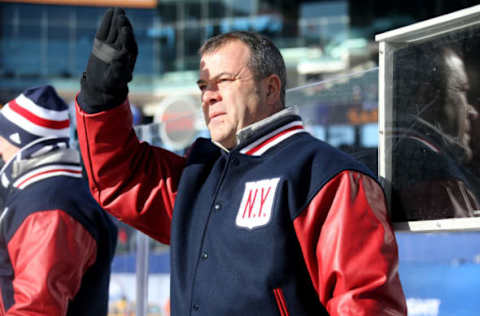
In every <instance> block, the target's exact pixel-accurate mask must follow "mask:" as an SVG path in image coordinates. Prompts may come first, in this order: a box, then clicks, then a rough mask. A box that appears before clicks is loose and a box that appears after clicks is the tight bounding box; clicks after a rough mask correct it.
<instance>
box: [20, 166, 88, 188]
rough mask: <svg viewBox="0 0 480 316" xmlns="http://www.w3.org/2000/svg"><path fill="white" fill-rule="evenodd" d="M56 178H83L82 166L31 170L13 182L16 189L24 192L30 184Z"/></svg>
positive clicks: (45, 167) (44, 167)
mask: <svg viewBox="0 0 480 316" xmlns="http://www.w3.org/2000/svg"><path fill="white" fill-rule="evenodd" d="M56 176H68V177H75V178H81V177H82V166H81V165H69V164H52V165H46V166H43V167H39V168H36V169H34V170H31V171H29V172H27V173H25V174H23V175H22V176H20V177H19V178H17V179H16V180H15V181H14V182H13V186H14V187H15V188H16V189H20V190H23V189H25V188H26V187H27V186H29V185H30V184H33V183H36V182H38V181H41V180H44V179H47V178H51V177H56Z"/></svg>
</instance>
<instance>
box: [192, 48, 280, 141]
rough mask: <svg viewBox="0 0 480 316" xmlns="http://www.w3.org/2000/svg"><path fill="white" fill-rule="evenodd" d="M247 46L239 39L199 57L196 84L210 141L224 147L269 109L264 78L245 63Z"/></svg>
mask: <svg viewBox="0 0 480 316" xmlns="http://www.w3.org/2000/svg"><path fill="white" fill-rule="evenodd" d="M249 59H250V50H249V48H248V46H247V45H245V44H244V43H243V42H241V41H239V40H233V41H230V42H228V43H226V44H224V45H222V46H220V47H219V48H218V49H216V50H215V51H213V52H209V53H207V54H204V55H203V56H202V58H201V60H200V73H199V80H198V81H197V84H198V87H199V88H200V90H201V101H202V110H203V114H204V118H205V123H206V125H207V127H208V129H209V131H210V135H211V138H212V140H213V141H216V142H218V143H220V144H222V145H223V146H224V147H225V148H228V149H230V148H232V147H234V146H235V145H236V133H237V132H238V131H239V130H240V129H242V128H244V127H246V126H248V125H250V124H252V123H254V122H256V121H259V120H261V119H263V118H265V117H267V116H268V115H269V114H270V112H269V109H268V108H267V107H266V106H262V105H263V104H264V103H265V102H264V101H265V88H264V87H263V82H262V81H261V80H260V82H257V80H256V79H255V76H254V74H253V72H252V71H251V70H250V69H249V67H248V61H249Z"/></svg>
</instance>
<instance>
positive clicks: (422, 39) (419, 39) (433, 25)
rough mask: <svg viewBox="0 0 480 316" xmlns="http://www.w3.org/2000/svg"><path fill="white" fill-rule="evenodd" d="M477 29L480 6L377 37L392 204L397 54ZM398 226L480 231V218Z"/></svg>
mask: <svg viewBox="0 0 480 316" xmlns="http://www.w3.org/2000/svg"><path fill="white" fill-rule="evenodd" d="M477 26H480V5H478V6H474V7H471V8H467V9H464V10H460V11H457V12H454V13H451V14H447V15H443V16H439V17H437V18H433V19H430V20H426V21H423V22H420V23H415V24H412V25H409V26H406V27H402V28H399V29H396V30H392V31H389V32H385V33H382V34H378V35H377V36H376V37H375V40H376V41H377V42H378V43H379V122H378V123H379V157H378V158H379V177H380V178H381V179H383V180H386V181H385V184H386V185H385V190H386V194H387V198H388V200H389V203H390V202H391V200H390V199H391V197H392V188H391V187H390V186H389V185H388V183H389V181H388V180H391V179H392V163H393V162H392V156H393V155H392V154H391V153H390V152H389V151H388V150H389V148H391V145H392V144H391V140H390V139H389V137H387V134H388V132H389V129H391V128H392V125H393V123H392V122H393V119H394V117H393V116H394V113H393V112H394V110H393V107H394V104H393V98H394V95H393V93H394V82H393V80H394V78H393V69H394V62H395V61H394V59H393V55H394V53H395V52H396V51H398V50H399V49H402V48H405V47H408V46H411V45H417V44H422V43H426V42H428V41H435V40H436V39H438V38H440V37H442V36H445V35H446V34H449V33H453V32H461V31H462V30H465V29H467V28H472V27H475V28H476V27H477ZM477 141H478V139H477ZM394 227H395V229H397V230H406V231H414V232H427V231H467V230H479V229H480V218H478V217H465V218H446V219H435V220H415V221H405V222H394Z"/></svg>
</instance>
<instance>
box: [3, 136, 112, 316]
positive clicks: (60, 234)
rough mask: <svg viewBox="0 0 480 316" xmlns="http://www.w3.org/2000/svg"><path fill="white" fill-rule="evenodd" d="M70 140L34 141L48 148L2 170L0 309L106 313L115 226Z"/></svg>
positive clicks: (17, 312) (8, 312) (5, 311)
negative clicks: (84, 174) (96, 197)
mask: <svg viewBox="0 0 480 316" xmlns="http://www.w3.org/2000/svg"><path fill="white" fill-rule="evenodd" d="M65 141H67V142H68V139H63V140H62V139H47V140H45V141H42V142H39V143H36V145H37V146H40V147H41V146H42V145H44V146H43V148H50V150H51V152H48V153H46V154H42V155H39V156H36V157H35V158H32V159H16V158H17V157H16V158H14V159H12V161H11V163H9V164H8V165H7V166H6V167H7V168H6V169H5V172H4V173H2V176H1V185H0V187H1V189H2V193H3V194H2V199H4V201H3V202H4V203H3V204H4V207H3V208H2V215H1V217H0V291H1V295H0V315H7V316H8V315H45V316H47V315H48V316H53V315H55V316H60V315H69V316H74V315H79V316H80V315H82V316H84V315H107V311H108V285H109V280H110V267H111V261H112V258H113V255H114V251H115V245H116V238H117V236H116V234H117V228H116V226H115V225H114V223H113V222H112V220H111V219H110V218H109V217H108V215H107V214H106V213H105V212H103V211H102V210H101V209H100V207H99V206H98V204H97V203H96V202H95V200H94V199H93V198H92V196H91V194H90V192H89V188H88V184H87V181H86V180H85V179H83V178H82V171H81V170H82V167H81V165H80V159H79V158H80V156H79V154H78V152H77V151H75V150H72V149H68V148H65V146H60V144H61V143H62V142H63V145H66V144H65ZM52 148H54V150H52ZM55 148H57V149H55ZM13 160H14V161H13Z"/></svg>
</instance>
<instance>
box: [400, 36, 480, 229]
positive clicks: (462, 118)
mask: <svg viewBox="0 0 480 316" xmlns="http://www.w3.org/2000/svg"><path fill="white" fill-rule="evenodd" d="M460 47H461V45H455V43H454V42H453V41H452V40H449V39H448V38H445V39H443V40H442V39H440V40H438V41H436V42H433V43H432V42H429V43H426V44H422V45H416V46H411V47H406V48H404V49H403V50H400V51H399V52H398V53H397V55H396V58H395V60H396V65H397V66H396V67H397V69H395V72H394V73H395V77H394V82H395V87H396V90H395V100H394V102H395V104H394V105H395V109H396V113H395V114H396V115H395V117H396V122H395V125H396V126H395V129H394V130H393V133H392V135H391V136H392V156H393V159H392V169H393V172H392V190H393V199H392V204H391V205H392V214H393V215H392V218H393V219H394V220H395V221H400V222H404V221H412V220H413V221H414V220H432V219H443V218H452V217H471V216H479V215H480V214H479V212H478V209H479V208H480V203H479V196H476V195H475V193H474V190H473V188H474V187H473V186H472V182H471V180H473V178H470V179H469V173H468V171H467V169H466V168H465V164H466V163H468V162H469V161H470V160H471V159H472V147H471V143H472V123H473V122H475V121H476V120H478V112H477V111H476V110H475V108H474V107H473V106H472V105H471V104H470V103H469V101H468V97H467V94H468V92H469V89H470V83H469V79H468V76H467V72H466V68H465V63H464V61H463V57H462V50H461V49H460Z"/></svg>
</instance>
